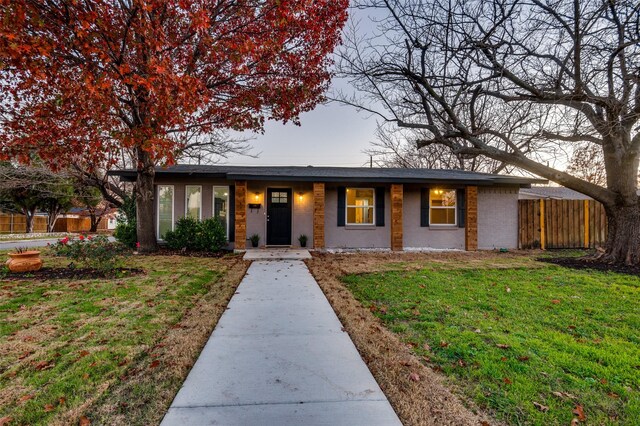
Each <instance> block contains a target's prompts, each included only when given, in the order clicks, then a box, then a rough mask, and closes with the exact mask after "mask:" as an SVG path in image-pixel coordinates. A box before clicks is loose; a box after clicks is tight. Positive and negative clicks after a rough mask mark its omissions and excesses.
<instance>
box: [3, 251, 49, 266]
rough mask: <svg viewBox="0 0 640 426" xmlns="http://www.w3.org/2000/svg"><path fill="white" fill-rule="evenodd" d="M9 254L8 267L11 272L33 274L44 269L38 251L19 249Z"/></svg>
mask: <svg viewBox="0 0 640 426" xmlns="http://www.w3.org/2000/svg"><path fill="white" fill-rule="evenodd" d="M8 254H9V260H7V262H6V265H7V268H9V271H11V272H33V271H38V270H39V269H40V268H42V259H40V252H39V251H38V250H29V249H28V248H26V247H18V248H16V249H15V251H14V252H12V253H8Z"/></svg>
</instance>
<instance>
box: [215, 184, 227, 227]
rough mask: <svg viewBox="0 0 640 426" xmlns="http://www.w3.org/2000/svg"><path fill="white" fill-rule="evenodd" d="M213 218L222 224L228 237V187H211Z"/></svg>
mask: <svg viewBox="0 0 640 426" xmlns="http://www.w3.org/2000/svg"><path fill="white" fill-rule="evenodd" d="M213 217H215V218H216V219H218V220H219V221H220V222H222V224H223V226H224V229H225V232H226V235H227V238H228V237H229V187H228V186H214V187H213Z"/></svg>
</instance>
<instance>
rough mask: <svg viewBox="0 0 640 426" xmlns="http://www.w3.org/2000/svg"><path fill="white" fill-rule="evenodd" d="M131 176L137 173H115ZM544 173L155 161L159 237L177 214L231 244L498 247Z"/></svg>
mask: <svg viewBox="0 0 640 426" xmlns="http://www.w3.org/2000/svg"><path fill="white" fill-rule="evenodd" d="M113 174H115V175H119V176H120V177H121V179H123V180H126V181H134V180H135V178H136V172H135V170H121V171H115V172H113ZM536 183H546V181H544V180H541V179H531V178H525V177H517V176H505V175H492V174H485V173H475V172H468V171H460V170H431V169H400V168H346V167H310V166H309V167H289V166H284V167H271V166H270V167H260V166H255V167H241V166H217V165H212V166H209V165H206V166H205V165H174V166H171V167H167V168H157V169H156V175H155V187H156V209H155V211H156V214H155V217H154V218H149V220H154V221H155V224H156V230H157V235H158V239H159V240H160V241H161V240H162V238H163V236H164V235H165V233H166V232H167V231H168V230H171V229H173V228H174V224H175V222H176V220H177V219H178V218H180V217H183V216H185V215H191V216H193V217H195V218H197V219H204V218H208V217H212V216H214V217H218V218H220V219H221V220H222V221H223V223H224V224H225V226H226V228H227V235H228V238H229V241H230V248H234V249H236V250H245V249H246V248H247V247H248V246H250V243H249V242H248V241H249V237H250V236H251V235H253V234H258V235H259V236H260V242H261V245H266V246H294V247H295V246H298V237H299V236H300V235H302V234H304V235H306V236H307V237H308V243H307V246H308V247H310V248H314V249H341V248H343V249H365V248H369V249H371V248H373V249H391V250H404V249H407V250H409V249H425V248H432V249H462V250H477V249H493V248H502V247H504V248H517V246H518V193H519V191H520V188H526V187H530V186H531V185H532V184H536Z"/></svg>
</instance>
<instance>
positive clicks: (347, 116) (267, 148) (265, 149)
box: [222, 10, 376, 167]
mask: <svg viewBox="0 0 640 426" xmlns="http://www.w3.org/2000/svg"><path fill="white" fill-rule="evenodd" d="M349 19H350V21H351V23H354V22H357V24H358V28H359V30H360V31H370V30H372V29H373V27H374V24H373V23H372V21H371V20H370V18H369V16H368V14H366V12H355V11H354V10H351V11H350V18H349ZM349 25H350V23H347V27H348V26H349ZM335 90H340V91H343V92H350V91H352V90H353V89H352V88H351V87H350V85H349V83H348V82H346V81H344V80H337V79H334V80H333V81H332V83H331V88H330V89H329V93H331V91H335ZM300 123H301V125H300V126H296V125H295V124H293V123H288V124H285V125H283V124H282V123H280V122H274V121H269V122H267V124H266V125H265V129H264V130H265V131H264V133H263V134H256V133H251V132H244V133H241V134H240V136H241V137H245V138H253V140H251V141H250V145H251V147H252V153H253V154H259V155H258V157H257V158H251V157H247V156H241V155H233V156H230V157H229V158H228V159H227V160H226V161H222V163H226V164H232V165H262V166H344V167H357V166H364V165H366V164H368V162H369V156H368V155H367V154H365V153H364V152H363V151H364V150H366V149H367V148H369V145H370V143H371V142H372V141H374V140H375V130H376V118H375V117H373V116H371V114H370V113H367V112H357V111H356V109H355V108H354V107H350V106H345V105H341V104H338V103H335V102H331V103H328V104H321V105H318V106H317V107H316V108H315V109H314V110H312V111H309V112H306V113H303V114H302V115H301V116H300ZM232 136H236V135H232Z"/></svg>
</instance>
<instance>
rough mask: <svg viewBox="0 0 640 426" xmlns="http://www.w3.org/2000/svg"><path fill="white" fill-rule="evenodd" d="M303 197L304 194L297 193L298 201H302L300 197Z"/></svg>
mask: <svg viewBox="0 0 640 426" xmlns="http://www.w3.org/2000/svg"><path fill="white" fill-rule="evenodd" d="M303 195H304V193H303V192H302V191H300V192H298V200H299V201H302V196H303Z"/></svg>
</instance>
